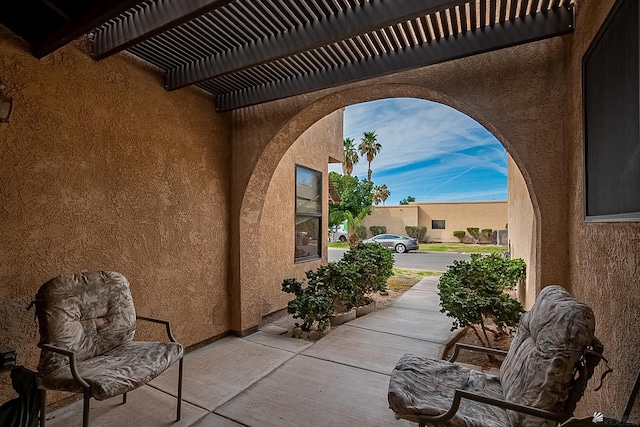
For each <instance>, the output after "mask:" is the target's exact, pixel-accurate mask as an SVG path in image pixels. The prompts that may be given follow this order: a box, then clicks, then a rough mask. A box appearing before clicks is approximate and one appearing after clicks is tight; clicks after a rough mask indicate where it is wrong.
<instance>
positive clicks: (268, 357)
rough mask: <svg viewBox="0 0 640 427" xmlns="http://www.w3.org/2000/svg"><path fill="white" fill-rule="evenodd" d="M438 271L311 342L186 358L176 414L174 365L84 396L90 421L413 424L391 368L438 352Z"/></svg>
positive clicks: (251, 341) (77, 410)
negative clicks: (134, 385) (402, 411)
mask: <svg viewBox="0 0 640 427" xmlns="http://www.w3.org/2000/svg"><path fill="white" fill-rule="evenodd" d="M437 283H438V277H427V278H424V279H422V280H421V281H420V282H419V283H418V284H416V285H415V286H414V287H413V288H412V289H411V290H409V291H408V292H406V293H405V294H403V295H402V296H401V297H400V298H398V299H397V300H396V301H395V303H394V304H393V305H392V306H391V307H388V308H386V309H383V310H379V311H376V312H374V313H371V314H369V315H367V316H364V317H360V318H358V319H356V320H354V321H352V322H349V323H346V324H344V325H341V326H340V327H338V328H337V329H336V330H335V331H332V332H331V333H330V334H328V335H327V336H326V337H324V338H322V339H321V340H319V341H317V342H315V343H311V342H309V341H303V340H298V339H295V338H291V337H289V336H287V335H277V334H276V333H271V332H268V331H269V329H268V328H267V329H266V331H264V330H263V331H260V332H257V333H255V334H252V335H250V336H247V337H245V338H237V337H227V338H224V339H221V340H219V341H216V342H215V343H213V344H211V345H208V346H206V347H203V348H201V349H198V350H196V351H193V352H191V353H189V354H187V355H186V356H185V361H184V380H183V381H184V383H183V405H182V420H181V421H180V422H179V423H176V422H174V420H175V405H176V401H175V398H174V397H173V394H174V393H175V390H176V383H177V376H178V375H177V366H174V367H172V368H171V369H170V370H169V371H167V372H165V373H164V374H163V375H161V376H160V377H158V378H156V379H155V380H153V381H152V382H151V383H150V386H145V387H141V388H139V389H137V390H135V391H133V392H131V393H129V394H128V395H127V403H126V404H125V405H122V404H121V401H122V400H121V398H119V397H116V398H113V399H109V400H106V401H102V402H98V401H96V400H94V399H91V412H90V425H91V426H95V427H98V426H104V427H114V426H150V427H151V426H176V427H178V426H180V427H182V426H199V427H208V426H221V427H234V426H235V427H237V426H252V427H253V426H256V427H258V426H260V427H267V426H273V427H304V426H309V427H311V426H313V427H321V426H333V427H340V426H411V425H415V424H412V423H409V422H407V421H404V420H396V419H395V418H394V415H393V412H392V411H391V410H390V409H389V407H388V404H387V387H388V384H389V376H390V374H391V371H392V370H393V368H394V366H395V364H396V362H397V361H398V359H399V358H400V357H401V356H402V355H403V354H405V353H413V354H419V355H423V356H428V357H434V358H437V357H439V356H440V354H441V352H442V351H443V349H444V346H445V344H446V343H447V341H448V340H449V339H450V337H451V336H452V332H451V331H450V328H451V321H450V320H449V318H447V317H446V316H445V315H444V314H442V313H440V311H439V300H438V295H437ZM50 417H51V418H52V419H51V420H49V421H47V425H48V426H50V427H67V426H80V425H82V401H78V402H75V403H73V404H71V405H69V406H66V407H64V408H61V409H59V410H57V411H53V412H52V413H50V414H49V415H48V417H47V418H50Z"/></svg>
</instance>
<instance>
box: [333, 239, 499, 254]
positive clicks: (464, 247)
mask: <svg viewBox="0 0 640 427" xmlns="http://www.w3.org/2000/svg"><path fill="white" fill-rule="evenodd" d="M329 247H330V248H341V249H349V244H348V243H346V242H344V243H343V242H331V243H329ZM420 251H423V252H458V253H476V252H477V253H483V254H492V253H495V252H497V253H502V252H506V251H507V247H506V246H497V245H472V244H466V243H420Z"/></svg>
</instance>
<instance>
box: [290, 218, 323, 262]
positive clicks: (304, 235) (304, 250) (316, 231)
mask: <svg viewBox="0 0 640 427" xmlns="http://www.w3.org/2000/svg"><path fill="white" fill-rule="evenodd" d="M320 223H321V221H320V217H317V216H302V215H296V254H295V258H296V259H300V258H309V257H314V258H317V257H319V256H320V244H319V242H318V241H319V239H320Z"/></svg>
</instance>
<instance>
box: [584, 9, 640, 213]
mask: <svg viewBox="0 0 640 427" xmlns="http://www.w3.org/2000/svg"><path fill="white" fill-rule="evenodd" d="M638 13H639V7H638V1H637V0H619V1H618V2H617V3H616V4H615V5H614V8H613V11H612V12H611V14H610V16H609V17H608V18H607V20H606V21H605V23H604V24H603V26H602V28H601V29H600V32H599V33H598V35H597V36H596V38H595V40H594V41H593V43H592V45H591V46H590V47H589V49H588V50H587V52H586V54H585V55H584V58H583V60H582V73H583V97H584V129H585V130H584V162H585V192H584V197H585V201H584V209H585V218H586V220H587V221H640V96H639V92H640V84H639V75H638V73H639V72H640V66H639V62H638V48H639V47H640V46H639V45H638V36H639V33H638Z"/></svg>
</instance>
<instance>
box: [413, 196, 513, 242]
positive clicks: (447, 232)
mask: <svg viewBox="0 0 640 427" xmlns="http://www.w3.org/2000/svg"><path fill="white" fill-rule="evenodd" d="M416 204H417V206H418V208H419V210H420V225H424V226H426V227H427V230H428V231H427V235H428V236H429V240H430V241H434V242H458V241H459V240H458V238H457V237H455V236H454V235H453V232H454V231H456V230H464V231H465V232H466V231H467V227H477V228H479V229H480V231H482V230H483V229H486V228H490V229H492V230H504V226H505V224H506V223H507V202H505V201H496V202H493V201H491V202H466V203H454V202H451V203H416ZM439 219H444V220H445V221H446V222H445V229H444V230H434V229H432V228H431V221H432V220H439ZM465 237H466V239H463V240H465V241H469V240H470V239H469V233H467V235H466V236H465Z"/></svg>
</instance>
